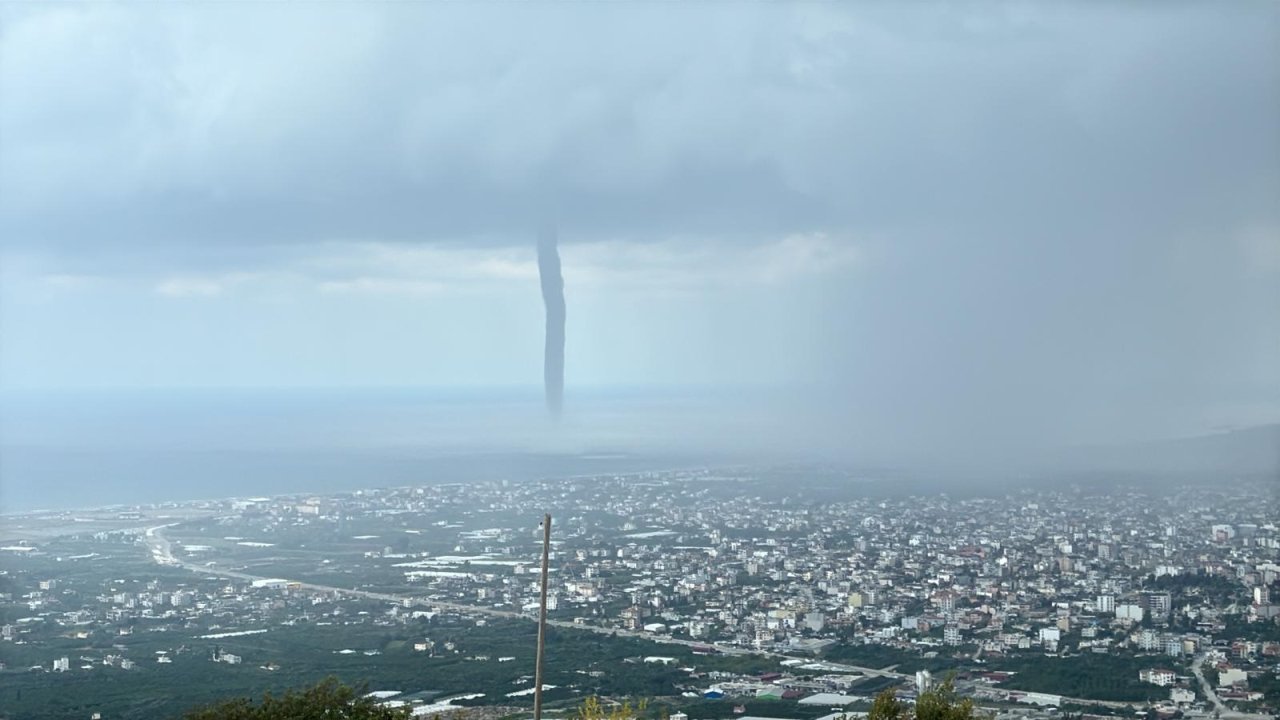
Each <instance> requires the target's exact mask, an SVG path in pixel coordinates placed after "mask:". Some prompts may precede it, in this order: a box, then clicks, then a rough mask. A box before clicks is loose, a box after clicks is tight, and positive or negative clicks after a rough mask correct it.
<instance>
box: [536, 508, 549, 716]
mask: <svg viewBox="0 0 1280 720" xmlns="http://www.w3.org/2000/svg"><path fill="white" fill-rule="evenodd" d="M550 554H551V513H547V514H546V515H544V516H543V517H542V597H541V599H540V600H539V602H538V659H537V664H536V665H535V669H534V672H533V720H542V653H543V651H544V650H545V649H546V647H547V562H548V559H549V558H550Z"/></svg>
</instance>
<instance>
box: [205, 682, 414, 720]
mask: <svg viewBox="0 0 1280 720" xmlns="http://www.w3.org/2000/svg"><path fill="white" fill-rule="evenodd" d="M408 717H409V709H408V708H390V707H386V706H385V705H379V704H378V703H377V701H376V700H374V699H373V698H370V697H365V696H364V693H363V688H361V689H359V690H357V689H356V688H352V687H349V686H347V685H343V684H342V683H340V682H338V681H337V680H336V679H334V678H328V679H326V680H323V681H321V682H320V683H319V684H317V685H315V686H314V687H310V688H307V689H306V690H303V691H302V692H297V691H295V690H289V691H288V692H286V693H285V694H284V695H282V696H280V697H275V696H272V695H271V694H270V693H267V694H266V695H264V696H263V698H262V701H261V702H259V703H257V704H255V703H254V702H253V701H252V700H250V699H249V698H235V699H234V700H226V701H223V702H220V703H216V704H214V705H209V706H206V707H203V708H199V709H197V710H193V711H191V712H189V713H187V714H186V715H185V716H184V720H321V718H323V719H324V720H403V719H404V718H408Z"/></svg>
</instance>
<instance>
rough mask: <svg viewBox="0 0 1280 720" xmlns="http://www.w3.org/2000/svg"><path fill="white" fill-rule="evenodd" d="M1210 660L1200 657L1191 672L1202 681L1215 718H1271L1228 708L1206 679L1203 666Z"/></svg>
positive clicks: (1226, 719) (1244, 719) (1254, 719)
mask: <svg viewBox="0 0 1280 720" xmlns="http://www.w3.org/2000/svg"><path fill="white" fill-rule="evenodd" d="M1206 660H1208V656H1207V655H1199V656H1197V657H1196V659H1195V660H1193V661H1192V663H1191V672H1193V673H1195V676H1196V680H1198V681H1200V689H1201V691H1203V692H1204V696H1205V697H1207V698H1209V704H1211V705H1213V709H1214V711H1215V713H1214V714H1215V716H1217V717H1220V718H1222V720H1260V719H1261V718H1270V717H1271V716H1270V715H1256V714H1252V713H1243V712H1238V711H1236V710H1232V709H1230V708H1228V707H1227V706H1226V705H1225V704H1223V702H1222V698H1220V697H1218V693H1216V692H1214V690H1213V686H1212V685H1210V684H1209V681H1208V680H1207V679H1205V676H1204V669H1203V666H1204V664H1205V662H1206Z"/></svg>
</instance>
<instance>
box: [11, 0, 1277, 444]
mask: <svg viewBox="0 0 1280 720" xmlns="http://www.w3.org/2000/svg"><path fill="white" fill-rule="evenodd" d="M0 23H2V28H0V33H3V34H2V35H0V253H3V254H4V256H5V257H6V258H9V259H12V258H21V259H22V260H23V267H30V268H33V270H31V275H32V276H35V275H38V274H40V273H45V274H57V273H88V274H93V273H97V274H105V275H111V276H113V277H117V278H120V277H134V278H140V279H139V280H138V283H139V284H141V285H145V287H146V288H147V289H148V292H150V291H151V289H153V288H157V287H165V288H167V289H168V290H169V291H170V293H171V294H170V295H168V296H165V297H166V298H171V297H178V296H181V295H182V293H187V295H185V296H184V297H192V296H193V295H191V294H192V293H195V294H196V295H198V294H199V292H200V291H201V289H202V288H203V290H204V291H206V295H204V296H203V297H217V298H218V299H219V300H221V301H223V302H231V301H232V300H234V293H233V292H230V291H226V292H220V293H212V292H210V291H211V288H212V287H213V285H211V284H209V283H211V282H216V278H215V279H214V280H210V279H209V278H206V277H204V275H207V274H214V275H222V276H234V277H249V276H253V277H265V278H270V277H276V276H287V277H289V278H293V279H294V280H296V278H297V277H305V278H306V279H307V281H308V282H309V283H310V284H309V285H307V287H312V286H319V285H323V284H325V283H328V285H327V286H326V287H329V288H330V290H332V291H335V292H341V293H345V294H344V295H343V297H350V296H352V295H354V294H359V293H364V294H366V295H368V294H372V293H374V292H389V293H400V294H402V295H411V296H412V297H413V298H415V301H416V302H425V301H424V300H423V299H422V298H423V297H429V296H430V293H431V292H434V289H435V288H436V287H437V285H439V284H440V283H439V282H438V277H437V276H438V275H443V276H446V277H452V276H450V274H449V272H443V273H435V272H433V271H432V270H431V269H430V268H428V267H427V266H429V265H431V264H432V263H437V264H439V263H445V262H447V261H448V260H447V258H448V257H455V256H448V255H432V254H429V253H428V254H426V255H417V256H414V257H416V258H417V261H416V262H417V264H416V265H409V266H407V267H408V270H406V269H401V270H399V271H392V270H388V269H387V267H386V266H387V263H383V264H381V265H376V266H375V265H371V266H369V267H368V268H364V269H360V268H359V267H356V266H355V265H352V264H351V263H350V262H349V263H348V264H347V265H343V264H342V263H337V264H336V265H325V264H324V263H323V262H321V261H322V260H324V259H325V258H329V257H330V256H332V255H333V254H334V252H335V251H334V248H335V247H337V248H366V249H368V248H375V250H374V251H371V252H383V251H384V250H385V248H386V247H387V246H389V245H391V246H394V245H397V244H400V245H404V246H405V247H413V248H417V247H420V245H415V244H412V243H427V242H430V243H434V245H432V247H440V248H451V249H454V250H457V251H458V252H479V251H481V250H484V249H489V250H494V251H500V252H512V251H513V249H517V250H519V251H521V252H525V251H529V250H530V249H529V248H528V235H529V232H530V231H531V229H532V228H534V227H535V226H536V224H537V222H538V220H539V219H540V218H542V217H543V216H544V214H545V211H546V208H548V207H554V208H555V209H556V216H557V217H558V218H559V224H560V226H561V227H562V229H563V230H564V231H565V234H566V237H568V238H570V239H571V241H572V242H571V243H570V244H569V245H567V246H566V247H565V248H564V252H565V257H566V268H567V269H568V270H569V272H568V273H567V275H566V292H567V293H568V294H569V296H570V301H571V302H572V301H573V297H574V293H575V292H578V293H584V294H585V293H594V294H592V296H591V297H592V300H593V301H594V306H588V307H585V308H584V309H583V311H580V312H582V313H583V314H575V328H577V327H582V328H583V333H582V335H581V337H586V338H593V341H592V342H593V343H594V345H593V344H588V343H583V342H579V343H578V347H579V348H582V350H581V352H583V353H585V355H584V356H583V357H580V358H577V359H572V358H571V360H570V361H571V362H573V363H574V366H575V368H577V367H583V368H584V370H587V371H590V368H591V367H592V365H593V363H599V365H598V366H597V367H603V366H604V365H605V364H606V363H605V359H608V360H609V361H611V362H614V363H615V365H614V367H623V365H622V364H621V363H622V362H623V361H626V362H628V363H633V364H627V365H625V367H626V370H625V371H618V374H615V375H610V374H609V373H608V372H607V371H605V370H600V371H598V373H597V374H596V375H595V377H596V379H597V380H598V381H601V382H603V381H606V380H611V381H618V382H641V381H656V382H674V383H678V382H685V381H687V382H693V381H695V380H696V381H697V382H701V381H703V380H705V379H706V378H708V377H711V378H714V377H716V376H717V373H716V371H715V370H716V368H721V369H722V370H723V372H722V373H721V374H725V373H729V372H730V370H732V373H731V374H733V376H734V377H735V378H737V379H744V378H745V379H748V380H750V379H757V380H759V381H761V382H765V381H775V380H777V379H778V378H779V377H782V378H790V379H792V380H798V381H803V382H804V383H812V384H813V385H818V386H822V387H823V388H824V390H823V391H822V392H820V393H815V394H816V395H819V396H820V397H821V398H822V401H821V402H819V401H813V402H805V403H803V405H804V407H805V409H806V412H805V413H801V414H808V415H810V416H815V417H816V415H815V414H814V413H811V412H809V411H810V410H812V409H813V408H814V407H816V406H818V405H824V404H825V407H824V409H823V411H822V412H823V413H825V414H824V415H822V417H824V418H827V419H828V420H827V421H823V422H821V423H818V422H807V423H801V425H802V426H803V428H804V432H806V433H808V434H810V435H816V434H818V433H819V432H827V433H828V434H829V435H830V436H831V438H830V440H829V441H828V442H829V444H831V445H839V444H841V443H845V442H854V440H855V439H860V440H862V441H865V442H867V443H882V444H894V445H897V446H898V447H900V448H906V449H910V448H911V447H912V444H913V443H914V442H916V441H917V440H919V441H920V442H922V443H928V444H930V445H935V446H941V445H943V444H946V443H954V444H964V443H977V442H985V443H987V444H990V445H993V446H998V445H999V444H1000V443H1001V442H1002V441H1003V440H1005V439H1007V438H1010V437H1014V438H1021V439H1025V440H1027V441H1028V442H1030V441H1045V440H1046V439H1061V438H1088V439H1094V438H1095V437H1096V436H1098V435H1117V436H1119V435H1125V434H1129V435H1143V434H1144V433H1145V434H1151V433H1154V432H1156V431H1155V430H1152V429H1151V428H1156V427H1157V426H1159V428H1160V431H1161V432H1162V431H1164V430H1168V431H1170V432H1173V431H1178V430H1180V429H1182V428H1184V427H1192V426H1197V423H1198V424H1200V425H1205V424H1214V423H1232V422H1244V421H1246V420H1250V421H1251V420H1258V419H1269V418H1271V419H1273V418H1274V416H1275V413H1276V412H1277V408H1280V392H1278V391H1277V387H1280V377H1278V375H1277V373H1280V370H1277V368H1280V329H1277V326H1276V323H1274V310H1273V308H1274V307H1276V306H1277V304H1280V275H1278V273H1277V268H1280V263H1277V261H1276V259H1275V258H1277V257H1280V250H1277V248H1280V201H1277V198H1280V134H1277V133H1276V132H1275V129H1276V127H1277V126H1280V9H1277V6H1276V5H1275V4H1274V3H1261V2H1260V3H1234V4H1230V5H1223V4H1216V3H1176V4H1169V5H1164V6H1158V7H1157V6H1150V5H1138V4H1125V5H1111V6H1106V5H1088V6H1079V5H1067V4H1062V5H1038V6H1025V5H1022V4H994V3H993V4H983V5H977V6H975V5H972V4H964V5H912V6H910V7H905V8H904V7H902V6H901V4H884V5H867V4H859V5H857V6H837V5H828V4H812V5H809V4H792V5H769V4H755V5H745V6H744V5H733V6H730V5H717V4H685V5H680V6H670V5H663V6H643V5H607V6H592V5H576V4H574V5H562V4H549V5H537V6H518V7H517V6H509V5H495V6H463V5H454V4H382V5H353V4H346V5H320V6H307V7H301V6H293V5H282V6H254V7H249V8H246V7H239V6H238V7H234V8H232V7H219V6H217V5H213V4H205V5H199V6H193V5H184V6H173V7H170V6H160V5H146V6H135V5H96V4H95V5H59V6H55V7H52V8H43V7H33V6H6V7H4V8H0ZM796 237H799V238H815V237H821V238H823V241H822V243H821V244H819V245H817V246H815V247H820V248H821V249H822V250H821V253H820V254H818V255H809V256H804V257H808V258H809V260H803V259H802V260H800V261H797V262H800V263H801V265H802V266H803V267H805V268H807V267H808V266H805V265H804V263H805V262H810V263H812V264H815V265H819V266H825V265H829V266H830V267H831V270H830V272H828V273H826V274H825V275H822V276H821V278H820V279H817V280H815V279H814V278H815V277H816V276H815V275H814V274H813V273H808V272H807V270H806V272H805V273H792V274H790V275H789V274H788V273H787V272H781V273H778V276H779V277H782V278H784V280H779V281H776V282H774V281H773V280H772V279H771V277H764V278H761V277H754V278H747V277H746V275H747V274H748V273H747V271H745V270H742V268H746V267H751V266H752V263H753V262H754V261H756V260H759V259H760V258H765V259H766V262H765V263H757V266H759V265H761V264H773V263H776V262H782V261H781V260H778V258H779V257H785V258H794V257H796V255H795V253H794V252H792V251H794V250H795V246H790V251H788V253H783V255H780V256H775V255H773V254H771V253H774V249H775V248H776V247H779V243H784V246H785V240H784V239H786V238H796ZM575 247H576V248H578V249H579V250H580V252H578V253H576V254H575ZM801 249H803V246H801ZM530 254H531V253H530ZM504 257H505V256H504ZM575 257H576V258H579V259H584V258H585V259H588V260H590V263H587V264H586V265H581V264H580V265H579V266H578V267H580V268H581V267H585V268H586V269H587V270H589V271H590V272H591V273H594V275H595V276H597V277H599V276H608V277H616V276H623V275H626V274H627V272H629V271H630V272H632V273H634V275H633V277H642V278H650V279H648V280H637V281H635V283H636V285H637V287H635V288H633V290H634V291H635V292H639V293H643V292H647V291H652V292H655V293H656V292H657V290H658V289H659V287H658V286H661V288H660V289H661V291H662V292H669V291H671V289H672V288H676V289H678V291H679V293H682V294H683V295H682V296H681V297H683V298H684V299H683V300H681V299H679V298H676V299H673V300H670V302H671V305H670V306H669V307H668V308H667V309H655V307H656V306H647V307H646V308H643V309H642V308H641V306H640V305H639V304H628V303H631V301H630V300H629V299H627V298H626V297H623V295H625V294H626V293H623V292H622V289H625V288H622V284H620V283H614V284H610V283H596V284H594V285H593V284H592V282H591V280H590V277H591V276H589V275H580V276H579V277H580V280H579V284H578V285H576V286H575V279H574V277H573V275H572V269H573V267H574V264H575ZM610 257H612V258H615V259H614V260H613V261H610V260H609V259H608V258H610ZM637 258H643V260H644V262H642V263H636V262H635V261H636V259H637ZM849 258H856V262H854V261H850V260H849ZM348 260H350V259H349V258H348ZM527 260H528V261H530V262H532V260H533V258H532V257H529V258H527ZM473 261H476V262H478V261H479V260H476V259H475V258H470V259H468V260H467V262H473ZM351 262H354V261H351ZM353 267H355V268H356V269H352V268H353ZM409 270H412V271H413V272H414V273H417V274H410V273H409ZM253 273H258V275H252V274H253ZM272 273H275V275H273V274H272ZM378 273H382V274H381V275H379V274H378ZM703 276H705V277H708V278H714V281H712V282H706V283H700V282H699V281H698V278H699V277H703ZM462 277H464V278H465V275H464V276H462ZM174 278H177V279H176V280H175V279H174ZM735 278H737V279H735ZM29 279H30V278H25V279H23V282H24V283H25V281H26V280H29ZM291 281H293V280H291ZM264 282H265V281H264ZM299 282H300V281H299ZM510 282H512V283H517V282H529V283H532V277H531V276H527V277H526V276H520V277H515V278H511V280H510ZM166 283H167V284H166ZM184 283H185V284H184ZM201 283H204V284H201ZM644 283H651V285H648V286H646V285H645V284H644ZM444 284H445V285H448V284H449V283H444ZM19 285H21V286H23V287H25V286H26V285H25V284H23V283H17V284H14V283H11V286H12V287H18V286H19ZM223 286H224V285H219V287H220V288H221V287H223ZM228 287H229V286H228ZM531 287H532V286H531V285H530V289H531ZM605 287H613V288H615V290H614V294H612V295H610V294H609V293H607V292H603V291H602V288H605ZM619 288H622V289H619ZM14 292H17V291H14ZM534 292H536V291H534ZM699 293H700V294H699ZM264 294H265V293H264ZM277 294H279V293H277ZM535 297H536V296H535ZM494 302H495V303H496V302H497V301H494ZM679 302H685V305H683V306H681V305H679ZM608 303H614V305H609V306H607V307H606V305H607V304H608ZM10 305H11V307H12V303H10ZM580 306H581V304H579V305H575V307H580ZM596 307H599V308H602V309H601V310H600V313H599V317H598V318H597V317H596V316H594V315H593V314H592V313H593V312H594V311H595V309H596ZM606 309H607V310H608V312H605V310H606ZM10 312H11V313H16V311H13V310H10ZM67 312H68V313H69V314H70V315H74V313H71V311H67ZM102 312H109V310H103V311H102ZM576 312H579V311H576ZM620 312H622V313H624V315H622V316H625V317H628V322H627V323H626V327H625V328H621V329H620V328H619V327H618V326H617V322H616V320H615V321H614V322H613V323H612V324H611V323H610V322H609V321H608V320H606V319H605V318H606V317H613V318H617V317H619V316H620V314H619V313H620ZM627 312H630V313H631V315H625V313H627ZM660 313H661V314H660ZM15 317H16V320H17V322H16V323H15V322H14V321H11V322H10V323H9V326H10V327H11V328H12V327H13V326H14V325H15V324H17V325H18V326H19V327H20V328H21V327H26V326H32V327H34V326H37V325H39V324H40V323H39V321H38V320H37V319H32V320H30V321H29V322H27V321H26V320H25V319H24V317H17V316H15ZM30 317H32V318H35V316H30ZM51 317H52V316H51ZM58 317H61V316H58ZM513 317H514V315H513ZM470 320H471V321H474V325H467V323H465V322H463V323H462V324H463V325H464V326H466V327H483V326H484V324H483V322H482V321H481V320H480V319H479V318H470ZM459 322H462V321H461V320H460V321H459ZM593 322H594V323H597V324H596V325H595V326H591V327H589V326H588V325H589V324H590V323H593ZM514 325H516V323H513V326H514ZM440 331H441V332H448V331H450V330H449V329H447V328H446V329H442V330H440ZM452 331H456V332H462V331H457V330H456V329H454V330H452ZM9 332H10V333H12V332H15V331H14V330H10V331H9ZM38 333H39V331H38V330H31V331H30V334H28V335H24V336H23V337H24V338H34V337H38ZM263 333H264V334H268V335H269V334H270V330H269V329H268V330H263ZM636 335H639V336H641V338H640V339H638V340H633V339H632V338H631V337H630V336H636ZM361 337H364V336H363V335H362V336H361ZM606 338H607V340H606ZM35 342H36V341H34V340H30V339H28V340H27V341H26V345H25V347H27V348H30V347H32V346H33V345H34V344H35ZM140 342H141V341H140ZM495 342H496V340H495ZM628 343H630V344H628ZM663 343H666V344H668V345H670V346H672V347H667V346H663V347H662V350H661V351H658V350H655V347H658V346H661V345H663ZM12 345H13V342H12V341H11V342H10V346H11V347H12ZM597 346H598V349H595V348H597ZM614 346H616V347H624V346H625V347H629V348H631V350H630V352H629V353H628V354H626V355H625V357H621V359H620V354H621V353H620V351H619V353H617V354H611V353H612V352H613V350H612V347H614ZM570 351H571V352H573V349H572V348H571V350H570ZM592 353H597V354H595V355H593V354H592ZM29 364H30V365H32V366H38V365H39V364H40V357H39V354H38V353H34V354H33V355H32V357H31V359H30V361H29ZM120 364H121V365H124V366H127V365H128V363H127V362H125V361H121V363H120ZM246 366H247V367H250V369H248V370H246V371H245V372H246V373H248V374H249V375H251V374H252V367H251V366H252V364H251V363H247V364H246ZM364 370H368V368H364ZM85 372H90V371H89V370H85ZM352 372H354V373H356V374H357V375H359V374H360V373H361V372H363V370H361V369H360V368H357V369H356V370H354V371H352ZM439 372H440V375H439V377H444V378H445V381H446V382H447V381H448V378H449V377H451V376H450V375H448V371H447V369H442V370H440V371H439ZM588 374H589V372H588ZM512 376H513V371H510V370H509V369H505V370H501V371H497V370H495V371H494V375H493V377H494V378H495V381H496V380H497V379H501V380H502V381H510V380H511V378H512ZM316 377H318V378H319V380H318V382H322V381H324V379H325V378H326V377H329V376H328V375H325V374H324V373H319V372H318V373H317V375H316ZM408 377H412V376H408ZM468 377H470V376H469V375H468ZM0 380H3V378H2V377H0ZM832 388H834V390H832ZM818 425H822V426H823V427H821V428H819V427H818ZM1143 428H1147V429H1145V430H1144V429H1143Z"/></svg>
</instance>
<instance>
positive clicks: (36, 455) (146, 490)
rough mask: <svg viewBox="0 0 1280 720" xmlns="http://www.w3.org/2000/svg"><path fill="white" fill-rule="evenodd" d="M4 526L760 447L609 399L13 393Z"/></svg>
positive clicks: (648, 393)
mask: <svg viewBox="0 0 1280 720" xmlns="http://www.w3.org/2000/svg"><path fill="white" fill-rule="evenodd" d="M0 400H2V402H0V513H20V512H29V511H33V510H41V509H73V508H88V507H103V506H110V505H138V504H152V503H163V502H178V501H190V500H203V499H218V498H227V497H245V496H257V495H284V494H293V493H337V492H344V491H350V490H356V489H363V488H375V487H399V486H408V485H427V484H436V483H450V482H473V481H483V480H528V479H535V478H542V477H564V476H572V475H600V474H620V473H631V472H637V471H644V470H662V469H672V468H679V467H694V466H700V465H704V464H714V463H724V462H729V461H737V460H740V459H742V458H743V457H745V456H747V455H751V454H752V453H751V452H750V451H749V450H747V449H745V447H744V446H746V445H749V444H750V443H736V442H735V441H733V438H746V437H750V436H754V435H756V434H758V433H757V432H756V430H757V429H752V428H745V427H741V426H742V424H743V422H744V417H745V415H744V414H743V413H740V412H733V411H732V410H729V409H727V408H729V407H730V406H731V405H732V403H731V402H730V403H728V404H726V403H725V402H722V401H723V400H724V398H716V399H709V398H707V397H705V396H695V395H692V394H688V393H682V392H680V391H671V392H666V393H662V394H655V393H654V392H653V391H652V390H645V391H630V390H626V389H609V390H600V391H581V392H578V393H576V394H575V393H571V394H569V395H568V396H567V397H566V402H565V410H564V414H563V416H562V417H560V418H558V419H555V418H552V417H550V416H549V414H548V412H547V410H546V408H545V406H544V404H543V398H542V394H541V390H540V389H538V388H515V389H500V390H490V389H485V390H424V389H416V388H376V389H354V390H352V389H343V390H334V389H266V390H256V389H254V390H245V389H236V390H222V389H208V390H188V389H184V390H147V391H118V390H91V391H57V392H47V391H46V392H7V393H5V395H4V396H3V398H0Z"/></svg>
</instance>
